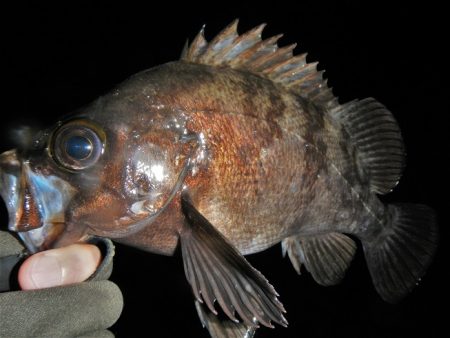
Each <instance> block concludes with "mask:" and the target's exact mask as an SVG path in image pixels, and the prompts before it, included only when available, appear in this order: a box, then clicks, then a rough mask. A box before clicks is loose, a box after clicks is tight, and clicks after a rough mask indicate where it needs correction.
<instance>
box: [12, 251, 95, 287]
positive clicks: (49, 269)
mask: <svg viewBox="0 0 450 338" xmlns="http://www.w3.org/2000/svg"><path fill="white" fill-rule="evenodd" d="M100 260H101V254H100V250H99V249H98V248H97V247H96V246H95V245H91V244H73V245H70V246H67V247H64V248H58V249H52V250H47V251H42V252H39V253H37V254H34V255H33V256H31V257H30V258H28V259H27V260H25V262H24V263H23V264H22V266H21V267H20V270H19V284H20V286H21V288H22V289H23V290H33V289H42V288H49V287H54V286H61V285H67V284H73V283H80V282H82V281H85V280H86V279H87V278H89V277H90V276H91V275H92V274H93V273H94V272H95V270H96V269H97V267H98V265H99V264H100Z"/></svg>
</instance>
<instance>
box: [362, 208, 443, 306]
mask: <svg viewBox="0 0 450 338" xmlns="http://www.w3.org/2000/svg"><path fill="white" fill-rule="evenodd" d="M387 210H388V213H389V215H388V217H387V222H386V225H385V227H384V229H383V230H382V231H381V232H380V233H379V234H378V236H376V238H375V239H373V240H363V248H364V253H365V256H366V260H367V265H368V267H369V271H370V274H371V276H372V280H373V283H374V285H375V288H376V290H377V291H378V293H379V294H380V296H381V297H382V298H383V299H384V300H385V301H387V302H390V303H395V302H398V301H399V300H400V299H401V298H403V297H404V296H406V294H408V293H409V292H410V291H411V290H412V289H413V288H414V287H415V286H416V284H417V283H418V281H419V280H420V278H421V277H422V276H423V275H424V274H425V271H426V269H427V267H428V265H429V264H430V262H431V260H432V258H433V255H434V253H435V251H436V248H437V243H438V227H437V223H436V216H435V213H434V211H433V210H431V209H430V208H428V207H427V206H424V205H414V204H397V205H389V206H388V208H387Z"/></svg>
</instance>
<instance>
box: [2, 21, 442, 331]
mask: <svg viewBox="0 0 450 338" xmlns="http://www.w3.org/2000/svg"><path fill="white" fill-rule="evenodd" d="M236 26H237V22H234V23H232V24H231V25H230V26H228V27H227V28H225V29H224V31H222V32H221V33H220V34H219V35H218V36H217V37H216V38H215V39H213V40H212V41H211V42H209V43H208V42H207V41H206V40H205V39H204V36H203V32H200V33H199V35H198V36H197V37H196V39H194V41H193V42H192V44H190V45H188V46H187V48H186V49H185V51H184V52H183V55H182V59H181V60H180V61H176V62H171V63H167V64H164V65H161V66H158V67H154V68H152V69H149V70H146V71H143V72H141V73H138V74H136V75H134V76H132V77H131V78H130V79H128V80H127V81H125V82H124V83H122V84H120V85H119V86H118V87H116V88H115V89H114V90H113V91H112V92H111V93H109V94H107V95H105V96H103V97H100V98H99V99H98V100H96V101H95V102H94V103H92V104H91V105H89V106H87V107H85V108H82V109H80V110H79V111H78V112H75V113H74V114H73V115H72V116H70V117H68V118H66V119H64V120H62V121H60V122H58V123H57V124H56V125H55V127H54V128H52V129H51V130H49V131H46V132H44V133H41V134H40V135H39V136H38V137H37V138H36V140H35V142H34V143H33V144H34V145H33V147H32V148H31V149H26V151H25V152H18V151H14V150H13V151H10V152H7V153H4V154H2V155H0V169H1V170H0V178H1V181H2V186H1V189H0V192H1V194H2V197H3V198H4V200H5V201H7V206H8V211H9V214H10V228H11V229H12V230H14V231H19V232H20V234H21V236H22V238H23V239H24V241H25V242H26V244H27V245H28V246H29V248H30V250H31V251H33V250H42V249H46V248H48V247H54V246H64V245H67V244H70V243H73V242H75V241H80V240H87V239H88V238H90V237H91V236H106V237H110V238H113V239H115V240H116V241H118V242H122V243H125V244H128V245H132V246H135V247H138V248H141V249H144V250H147V251H151V252H155V253H159V254H166V255H171V254H173V252H174V250H175V249H176V247H177V246H178V245H180V246H181V248H182V253H183V260H184V264H185V272H186V277H187V279H188V281H189V283H190V284H191V287H192V290H193V293H194V296H195V297H196V306H197V310H198V311H199V316H200V318H201V320H202V322H203V323H204V325H205V326H206V327H208V330H209V331H210V333H211V334H212V335H213V336H214V337H225V334H226V333H223V332H228V333H227V334H234V335H233V337H236V336H239V334H242V333H243V332H246V333H247V334H249V333H251V334H253V333H254V331H255V330H256V328H257V327H258V325H264V326H268V327H272V323H278V324H280V325H287V321H286V320H285V318H284V316H283V313H284V308H283V306H282V304H281V303H280V302H279V301H278V299H277V296H278V295H277V293H276V291H275V289H274V288H273V287H272V286H271V285H270V284H269V283H268V281H267V280H266V279H265V278H264V276H263V275H262V274H261V273H260V272H258V271H256V270H255V269H254V268H253V267H251V265H250V264H248V262H247V261H246V260H245V258H244V257H243V256H242V255H244V254H249V253H254V252H258V251H261V250H264V249H266V248H268V247H270V246H272V245H274V244H277V243H278V242H281V243H282V247H283V252H284V253H285V254H288V256H289V258H290V259H291V261H292V263H293V265H294V268H295V269H296V270H297V271H298V272H300V269H301V266H302V265H303V266H305V268H306V269H307V270H308V271H309V272H310V273H311V274H312V276H313V278H314V279H315V280H316V281H317V282H318V283H320V284H322V285H333V284H336V283H338V282H339V281H340V280H341V279H342V277H343V275H344V273H345V271H346V269H347V268H348V266H349V264H350V262H351V260H352V258H353V255H354V254H355V250H356V246H355V243H354V241H353V240H352V239H351V238H350V237H348V236H346V234H352V235H354V236H355V237H356V238H358V239H360V240H361V241H362V245H363V248H364V252H365V256H366V259H367V262H368V267H369V270H370V272H371V274H372V278H373V280H374V284H375V287H376V289H377V291H378V292H379V293H380V295H381V296H382V297H383V299H385V300H387V301H390V302H395V301H398V300H399V299H400V298H401V297H403V296H404V295H405V294H406V293H407V292H409V291H410V290H411V289H412V288H413V287H414V285H415V283H416V280H417V279H418V278H420V276H422V275H423V274H424V273H425V270H426V268H427V266H428V265H429V264H430V262H431V258H432V256H433V253H434V251H435V250H436V246H437V237H438V235H437V225H436V220H435V216H434V213H433V211H432V210H430V209H429V208H427V207H425V206H421V205H409V204H403V205H399V204H397V205H388V206H385V205H383V204H382V203H381V202H380V201H379V199H378V197H377V194H385V193H387V192H389V191H390V190H392V189H393V188H394V187H395V185H396V183H397V182H398V180H399V178H400V176H401V172H402V169H403V166H404V149H403V141H402V139H401V134H400V130H399V128H398V126H397V124H396V122H395V119H394V118H393V116H392V114H391V113H390V112H389V111H388V110H387V109H386V108H385V107H384V106H383V105H381V104H380V103H378V102H377V101H376V100H374V99H371V98H369V99H364V100H355V101H352V102H348V103H346V104H339V103H338V102H337V99H336V98H334V96H333V95H332V92H331V90H329V89H328V87H327V86H326V83H325V82H324V80H323V79H322V74H321V73H320V72H317V71H316V65H315V64H308V63H306V60H305V55H300V56H293V55H292V49H293V46H288V47H285V48H278V47H277V45H276V41H277V39H278V38H279V37H275V38H269V39H267V40H261V31H262V28H263V26H260V27H257V28H255V29H253V30H251V31H249V32H247V33H244V34H242V35H238V34H237V31H236ZM65 132H67V133H69V134H68V135H69V136H70V135H76V136H77V137H78V136H80V135H81V136H83V137H84V136H85V135H90V136H88V137H87V138H85V141H86V140H87V141H89V142H88V143H89V144H90V146H91V147H93V146H92V145H95V144H97V143H96V142H99V144H101V147H99V148H101V149H95V146H94V150H93V152H92V153H89V156H91V154H94V155H98V158H97V157H93V158H95V161H94V162H93V163H90V162H88V160H89V159H90V158H87V159H86V158H80V159H75V160H76V161H75V163H81V167H83V166H85V168H83V169H82V170H81V169H79V168H75V167H72V166H71V164H70V163H72V162H73V161H74V159H73V158H68V157H67V156H69V157H70V156H71V155H70V154H75V156H77V154H78V153H77V151H78V150H76V149H75V150H74V149H72V148H67V147H69V144H71V143H70V142H74V141H77V142H78V141H79V138H70V137H68V138H64V137H65V136H64V135H66V134H65ZM86 133H87V134H86ZM58 140H60V141H58ZM68 141H70V142H68ZM86 144H87V143H86V142H85V143H84V145H86ZM82 145H83V143H82V144H81V145H80V144H77V146H80V147H81V146H82ZM59 147H63V150H61V148H59ZM64 147H66V148H64ZM77 149H79V148H77ZM97 150H98V151H101V153H95V151H97ZM92 156H93V155H92ZM60 157H61V158H60ZM66 160H67V161H68V162H67V163H69V164H67V163H66ZM78 160H79V161H78ZM77 161H78V162H77ZM85 163H88V164H89V165H87V164H86V165H85ZM58 194H59V195H58ZM55 196H57V197H58V198H56V199H55V198H54V197H55ZM55 201H59V202H58V203H56V202H55ZM29 229H33V230H29ZM26 230H29V231H26ZM215 303H217V304H218V305H219V306H220V307H221V308H222V309H223V310H224V312H225V313H226V315H227V316H228V317H229V318H230V320H232V321H236V320H237V318H238V317H240V319H241V320H242V321H241V323H240V324H233V325H228V324H225V323H223V324H222V323H221V322H220V321H217V320H216V319H215V317H214V316H213V315H208V314H207V313H208V312H210V313H212V314H215V313H216V309H215V306H217V304H216V305H214V304H215ZM202 304H203V305H202ZM236 315H237V317H236ZM222 325H223V326H222ZM214 332H216V333H214ZM221 332H222V333H221Z"/></svg>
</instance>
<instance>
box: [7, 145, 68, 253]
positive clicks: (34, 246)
mask: <svg viewBox="0 0 450 338" xmlns="http://www.w3.org/2000/svg"><path fill="white" fill-rule="evenodd" d="M74 192H75V189H74V188H73V187H72V186H71V185H70V184H69V183H67V182H66V181H65V180H63V179H61V178H59V177H57V176H54V175H48V176H46V175H43V174H41V173H37V172H34V171H33V170H32V169H31V167H30V164H29V162H28V161H22V160H21V159H20V157H19V155H18V153H17V151H16V150H15V149H13V150H9V151H6V152H4V153H3V154H1V155H0V195H1V197H2V198H3V200H4V202H5V205H6V208H7V210H8V218H9V220H8V229H9V230H11V231H14V232H17V233H18V235H19V237H20V238H21V239H22V241H23V243H24V244H25V246H26V248H27V249H28V251H29V252H30V253H35V252H38V251H42V250H46V249H49V248H51V247H52V246H53V244H54V243H55V242H56V240H57V239H58V238H59V237H60V236H61V234H62V232H63V231H64V229H65V222H64V214H65V210H66V207H67V204H68V203H69V201H70V200H71V199H72V196H73V195H74Z"/></svg>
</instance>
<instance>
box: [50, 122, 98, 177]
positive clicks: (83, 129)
mask: <svg viewBox="0 0 450 338" xmlns="http://www.w3.org/2000/svg"><path fill="white" fill-rule="evenodd" d="M103 140H104V134H103V133H102V132H100V129H99V128H98V127H96V126H94V125H92V124H91V123H88V122H86V121H72V122H69V123H67V124H65V125H62V126H61V127H59V128H58V129H57V130H56V131H55V133H54V134H53V137H52V141H51V144H50V153H51V155H52V157H53V159H54V160H55V161H56V162H57V163H58V164H60V165H62V166H63V167H65V168H66V169H68V170H75V171H78V170H83V169H87V168H89V167H91V166H93V165H94V164H95V163H97V161H98V159H99V158H100V156H101V154H102V153H103V150H104V142H103Z"/></svg>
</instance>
